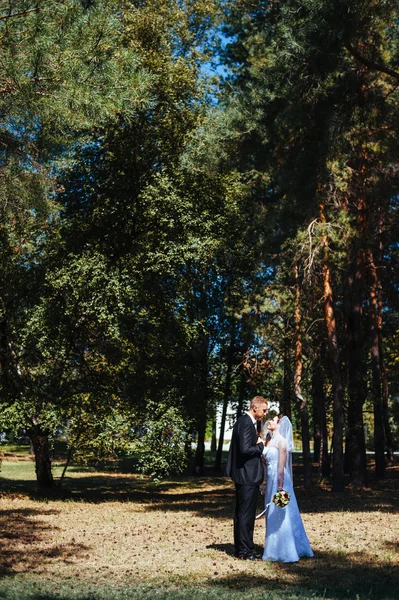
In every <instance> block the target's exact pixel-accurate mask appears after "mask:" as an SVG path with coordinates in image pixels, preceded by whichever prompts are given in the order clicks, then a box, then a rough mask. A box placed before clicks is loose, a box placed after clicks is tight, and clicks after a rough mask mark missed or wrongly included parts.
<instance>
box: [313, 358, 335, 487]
mask: <svg viewBox="0 0 399 600" xmlns="http://www.w3.org/2000/svg"><path fill="white" fill-rule="evenodd" d="M312 400H313V428H314V436H313V439H314V462H317V463H318V464H319V473H320V475H321V476H322V477H329V476H330V472H331V466H330V458H329V454H328V434H327V418H326V395H325V393H324V385H323V370H322V367H321V364H320V356H319V360H317V361H315V364H314V368H313V374H312Z"/></svg>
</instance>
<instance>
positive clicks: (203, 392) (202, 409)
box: [194, 335, 208, 475]
mask: <svg viewBox="0 0 399 600" xmlns="http://www.w3.org/2000/svg"><path fill="white" fill-rule="evenodd" d="M199 346H200V347H199V352H198V362H197V368H198V375H199V382H198V402H197V405H196V410H197V435H198V439H197V448H196V451H195V464H194V472H195V474H196V475H203V474H204V461H205V434H206V420H207V417H208V336H207V335H204V336H203V338H202V340H201V342H200V344H199Z"/></svg>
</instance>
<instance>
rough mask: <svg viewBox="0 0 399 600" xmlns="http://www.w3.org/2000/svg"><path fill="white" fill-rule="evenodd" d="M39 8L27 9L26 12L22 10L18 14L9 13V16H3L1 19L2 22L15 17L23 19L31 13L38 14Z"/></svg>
mask: <svg viewBox="0 0 399 600" xmlns="http://www.w3.org/2000/svg"><path fill="white" fill-rule="evenodd" d="M37 10H38V9H37V8H27V9H26V10H21V12H17V13H8V15H3V16H1V17H0V21H6V20H7V19H12V18H13V17H23V16H24V15H27V14H28V13H31V12H37Z"/></svg>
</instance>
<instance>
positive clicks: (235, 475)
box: [226, 415, 264, 485]
mask: <svg viewBox="0 0 399 600" xmlns="http://www.w3.org/2000/svg"><path fill="white" fill-rule="evenodd" d="M257 439H258V434H257V432H256V429H255V426H254V424H253V423H252V421H251V417H250V416H249V415H242V416H241V417H240V418H239V419H238V420H237V422H236V424H235V425H234V427H233V434H232V437H231V443H230V451H229V454H228V457H227V464H226V475H227V477H231V479H232V480H233V481H234V482H235V483H240V484H241V485H260V484H261V483H262V481H263V479H264V468H263V463H262V461H261V460H260V457H261V456H262V452H263V444H262V443H259V444H257V443H256V440H257Z"/></svg>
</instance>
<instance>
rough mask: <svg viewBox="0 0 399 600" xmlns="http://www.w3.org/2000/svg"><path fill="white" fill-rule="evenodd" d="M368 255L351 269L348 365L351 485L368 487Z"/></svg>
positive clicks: (360, 253) (347, 301)
mask: <svg viewBox="0 0 399 600" xmlns="http://www.w3.org/2000/svg"><path fill="white" fill-rule="evenodd" d="M363 289H364V252H363V251H362V250H358V252H357V257H356V260H355V262H354V263H352V265H351V266H350V267H349V271H348V278H347V285H346V286H345V304H346V311H345V313H346V315H345V316H346V333H347V347H346V350H347V365H348V396H349V403H348V431H347V441H346V452H347V458H348V461H347V462H348V465H349V474H350V481H351V484H352V485H353V486H355V487H358V488H363V487H366V486H367V462H366V442H365V436H364V423H363V405H364V402H365V400H366V395H367V380H366V372H365V365H364V333H363V305H362V302H363Z"/></svg>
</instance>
